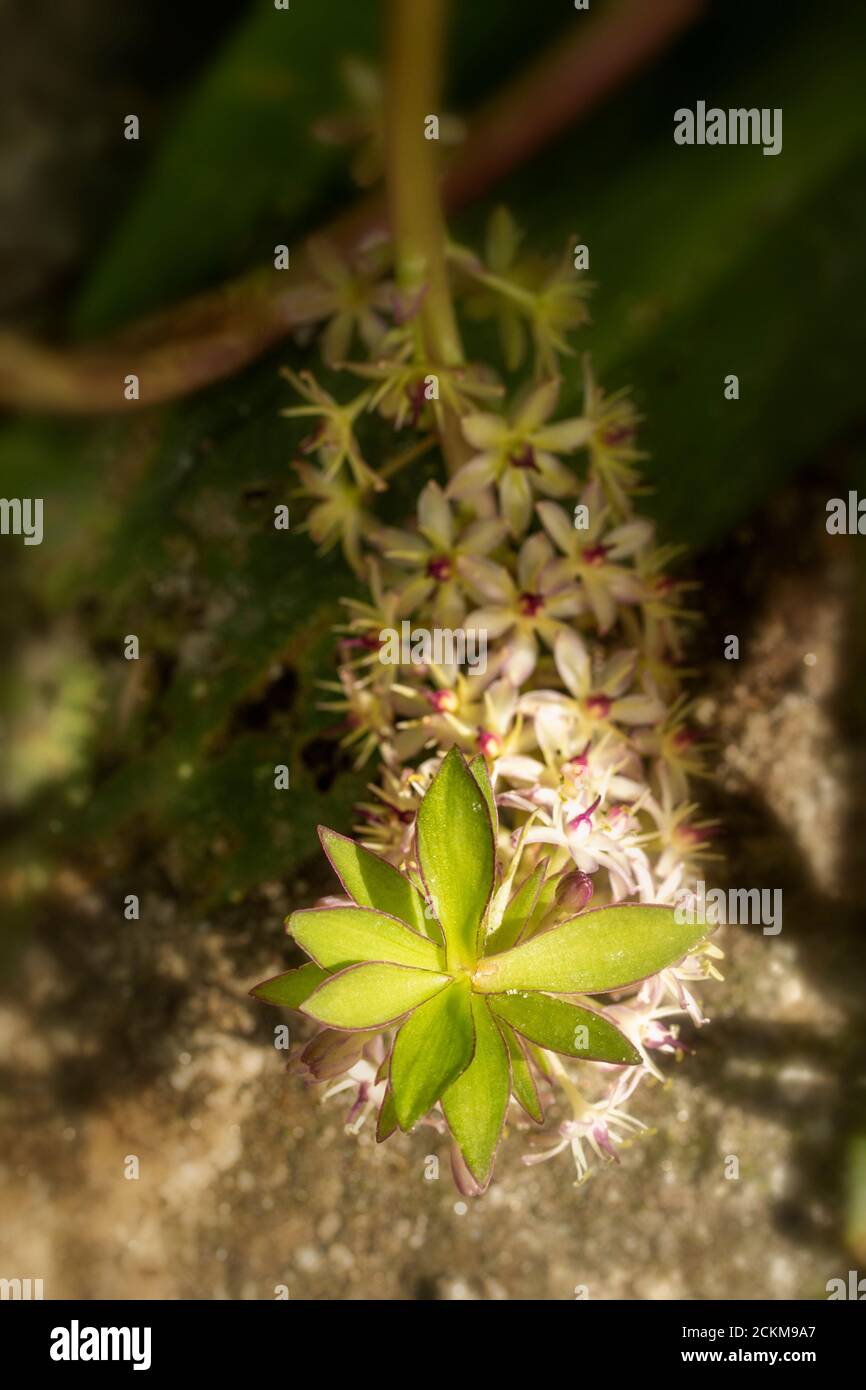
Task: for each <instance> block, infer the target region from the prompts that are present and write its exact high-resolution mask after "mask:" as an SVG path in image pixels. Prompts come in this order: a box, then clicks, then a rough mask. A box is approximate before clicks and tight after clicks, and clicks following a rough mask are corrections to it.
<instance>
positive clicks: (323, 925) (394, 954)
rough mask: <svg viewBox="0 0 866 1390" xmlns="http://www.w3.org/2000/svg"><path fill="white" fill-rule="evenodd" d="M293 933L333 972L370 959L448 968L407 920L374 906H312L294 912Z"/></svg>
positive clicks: (296, 938) (421, 966) (291, 927)
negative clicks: (389, 914)
mask: <svg viewBox="0 0 866 1390" xmlns="http://www.w3.org/2000/svg"><path fill="white" fill-rule="evenodd" d="M288 926H289V931H290V932H291V934H292V936H293V937H294V938H295V940H296V941H297V943H298V945H299V946H303V948H304V950H305V951H306V952H307V955H308V956H312V957H313V960H314V961H316V962H317V963H318V964H319V965H323V966H325V968H326V969H328V970H339V969H341V967H342V966H344V965H355V964H357V963H358V962H359V961H364V960H384V961H390V962H391V964H393V965H414V966H417V967H418V969H420V970H442V969H444V966H445V960H444V955H443V952H442V950H441V948H440V947H438V946H434V944H433V942H432V941H430V939H429V938H428V937H426V936H419V934H418V932H415V931H412V930H411V928H410V927H407V926H406V924H405V923H404V922H398V920H397V918H396V917H389V916H388V915H387V913H384V912H376V911H375V910H374V909H373V908H371V907H311V908H307V909H306V910H305V911H303V912H293V913H292V915H291V917H290V918H289V923H288Z"/></svg>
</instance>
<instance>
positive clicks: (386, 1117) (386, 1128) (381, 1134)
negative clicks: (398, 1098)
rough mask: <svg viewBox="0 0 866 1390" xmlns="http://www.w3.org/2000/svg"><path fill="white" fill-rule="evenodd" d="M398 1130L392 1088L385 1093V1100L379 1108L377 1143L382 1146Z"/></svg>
mask: <svg viewBox="0 0 866 1390" xmlns="http://www.w3.org/2000/svg"><path fill="white" fill-rule="evenodd" d="M396 1128H397V1112H396V1110H395V1109H394V1092H393V1091H392V1090H391V1088H390V1086H389V1087H388V1090H387V1091H386V1092H385V1099H384V1100H383V1101H382V1104H381V1105H380V1106H379V1114H378V1116H377V1118H376V1143H377V1144H382V1143H384V1141H385V1140H386V1139H387V1138H389V1137H390V1135H392V1134H393V1133H394V1130H395V1129H396Z"/></svg>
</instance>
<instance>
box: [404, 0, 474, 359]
mask: <svg viewBox="0 0 866 1390" xmlns="http://www.w3.org/2000/svg"><path fill="white" fill-rule="evenodd" d="M444 12H445V0H413V3H412V4H411V5H407V4H406V3H405V0H390V4H389V7H388V16H389V40H388V73H387V107H386V115H387V134H386V140H387V152H388V163H387V181H388V202H389V207H390V213H391V226H392V231H393V237H394V246H395V258H396V268H397V280H398V283H399V285H400V288H401V290H402V292H403V293H404V294H405V295H406V297H407V299H411V298H413V297H414V296H416V295H422V296H423V298H422V303H421V310H420V312H421V319H422V323H423V326H424V334H425V338H426V346H427V350H428V352H429V354H430V356H431V358H432V359H433V360H434V361H440V362H441V363H442V365H443V366H448V367H455V366H459V365H460V363H461V362H462V361H463V349H462V346H461V343H460V333H459V330H458V327H457V319H456V316H455V314H454V306H453V304H452V302H451V292H450V289H449V285H448V272H447V268H446V264H445V226H444V221H443V217H442V207H441V202H440V198H439V186H438V176H437V171H436V162H435V152H436V148H437V145H436V141H435V140H430V139H426V138H425V121H426V120H427V118H428V116H435V115H437V112H438V110H439V88H440V70H441V65H442V47H443V30H444V18H445V13H444Z"/></svg>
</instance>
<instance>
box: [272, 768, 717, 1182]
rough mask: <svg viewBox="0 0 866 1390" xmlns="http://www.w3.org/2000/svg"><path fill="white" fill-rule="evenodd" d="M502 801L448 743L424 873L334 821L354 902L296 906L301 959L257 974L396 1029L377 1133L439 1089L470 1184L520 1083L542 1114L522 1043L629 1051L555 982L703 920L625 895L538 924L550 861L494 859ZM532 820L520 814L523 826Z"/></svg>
mask: <svg viewBox="0 0 866 1390" xmlns="http://www.w3.org/2000/svg"><path fill="white" fill-rule="evenodd" d="M497 829H498V826H497V810H496V804H495V801H494V797H493V790H492V787H491V783H490V778H489V774H488V770H487V764H486V762H485V760H484V758H483V757H482V756H479V757H477V758H475V759H473V761H472V762H471V763H469V764H467V762H466V760H465V759H464V757H463V755H462V754H461V753H460V752H459V750H458V749H456V748H452V749H451V751H450V752H449V753H448V754H447V755H446V756H445V758H444V759H443V761H442V764H441V766H440V768H439V771H438V772H437V774H436V776H435V777H434V779H433V781H432V782H431V784H430V787H429V789H428V791H427V793H426V795H425V796H424V799H423V800H422V802H421V805H420V808H419V811H418V818H417V826H416V859H417V864H418V867H419V870H420V876H421V881H420V883H413V882H412V880H411V879H410V878H409V877H408V876H407V875H405V874H403V873H401V872H400V871H399V870H398V869H396V868H395V867H394V866H393V865H392V864H389V863H387V861H386V860H384V859H380V858H379V857H378V855H376V854H373V853H371V852H370V851H369V850H367V849H364V848H362V846H360V845H358V844H356V843H355V842H354V841H353V840H350V839H347V838H346V837H345V836H343V835H338V834H337V833H336V832H335V831H333V830H328V829H326V828H325V827H320V829H319V834H320V837H321V840H322V845H323V847H324V849H325V853H326V854H327V855H328V857H329V859H330V861H331V863H332V865H333V866H334V869H335V870H336V872H337V874H338V876H339V878H340V879H341V881H342V883H343V886H344V887H345V889H346V892H347V893H348V895H349V897H350V898H351V899H352V905H347V906H336V907H318V908H311V909H309V910H306V911H301V912H295V913H293V914H292V916H291V917H290V918H289V919H288V924H287V925H288V930H289V932H290V933H291V935H292V936H293V937H294V938H295V940H296V941H297V943H298V945H299V946H301V947H302V948H303V950H304V951H305V952H306V953H307V955H308V956H309V957H310V962H309V963H308V964H306V965H302V966H300V967H299V968H298V969H296V970H290V971H288V972H287V973H286V974H284V975H278V976H277V977H276V978H274V979H272V980H267V981H265V982H264V983H263V984H261V985H258V986H257V987H256V989H255V990H253V994H254V995H256V996H257V997H258V998H260V999H263V1000H266V1001H267V1002H268V1003H272V1004H280V1005H284V1006H288V1007H290V1008H295V1009H300V1010H301V1012H302V1013H304V1014H306V1015H307V1016H308V1017H309V1018H312V1019H315V1020H316V1021H317V1022H318V1023H321V1024H323V1025H325V1026H326V1027H327V1028H329V1029H334V1030H337V1031H339V1032H355V1033H358V1032H360V1033H369V1034H370V1035H371V1037H372V1036H374V1035H375V1034H376V1033H379V1032H380V1031H382V1030H396V1032H395V1035H394V1038H393V1044H392V1045H391V1047H390V1051H389V1054H388V1064H386V1066H387V1070H386V1067H383V1069H382V1070H381V1071H380V1076H381V1077H383V1078H384V1076H385V1075H387V1081H388V1085H387V1090H386V1092H385V1096H384V1100H383V1102H382V1106H381V1109H380V1113H379V1121H378V1126H377V1135H378V1138H379V1139H380V1140H381V1139H384V1138H387V1137H388V1135H390V1134H392V1133H393V1132H394V1130H395V1129H397V1128H398V1127H399V1128H400V1129H401V1130H404V1131H408V1130H411V1129H412V1127H413V1126H414V1125H415V1124H416V1123H417V1122H418V1121H419V1120H420V1119H421V1118H422V1117H423V1116H424V1115H426V1114H427V1113H428V1111H430V1110H431V1109H432V1108H433V1106H435V1105H436V1103H437V1102H439V1104H441V1107H442V1111H443V1113H444V1116H445V1119H446V1121H447V1124H448V1126H449V1128H450V1130H451V1133H452V1135H453V1137H454V1139H455V1141H456V1143H457V1145H458V1146H459V1148H460V1151H461V1153H462V1155H463V1158H464V1159H465V1162H466V1165H467V1167H468V1168H469V1171H470V1173H471V1174H472V1177H473V1179H474V1180H475V1182H476V1183H477V1184H478V1186H479V1188H484V1187H485V1186H486V1185H487V1183H488V1182H489V1180H490V1176H491V1173H492V1170H493V1163H494V1158H495V1154H496V1149H497V1146H498V1144H499V1140H500V1137H501V1135H502V1130H503V1125H504V1122H505V1115H506V1111H507V1109H508V1104H509V1101H510V1099H511V1097H512V1096H513V1097H514V1099H515V1100H516V1101H517V1102H518V1104H520V1105H521V1106H522V1107H523V1109H524V1110H525V1111H526V1112H527V1113H528V1114H529V1115H530V1116H531V1118H532V1119H534V1120H535V1121H536V1122H537V1123H541V1122H542V1121H543V1118H544V1117H543V1114H542V1111H541V1105H540V1102H539V1098H538V1092H537V1089H536V1085H535V1080H534V1075H533V1069H532V1067H531V1066H530V1059H533V1060H534V1061H535V1062H536V1063H539V1064H540V1065H541V1067H542V1070H543V1069H544V1061H543V1053H542V1052H540V1051H539V1049H546V1050H549V1051H552V1052H558V1053H562V1054H565V1055H566V1056H569V1057H579V1058H581V1059H582V1060H584V1061H596V1062H606V1063H608V1064H614V1065H620V1066H633V1065H636V1064H638V1063H639V1062H640V1060H641V1059H640V1055H639V1053H638V1051H637V1049H636V1048H635V1047H634V1046H633V1044H632V1043H631V1042H630V1041H629V1039H628V1038H627V1037H626V1036H625V1035H624V1033H622V1032H621V1031H620V1029H619V1028H617V1027H616V1026H615V1025H614V1024H613V1023H612V1022H610V1021H609V1019H607V1018H605V1017H602V1015H601V1014H599V1013H597V1012H595V1011H594V1010H593V1009H592V1008H589V1007H587V1006H586V1005H585V1004H583V1003H579V1004H578V1003H575V1002H573V1000H568V999H564V998H561V997H558V996H562V995H584V994H596V993H604V992H606V991H608V990H618V989H622V988H625V987H626V986H628V985H633V984H635V983H636V982H637V981H640V980H642V979H645V978H646V977H647V976H651V975H655V974H657V973H658V972H659V971H660V970H664V969H666V968H667V967H668V966H671V965H673V964H675V963H676V962H677V961H679V960H681V959H682V957H683V956H685V955H686V954H687V953H688V952H689V951H690V950H692V949H693V948H694V947H695V946H697V945H698V944H699V942H700V941H701V940H702V939H703V937H704V936H705V935H706V927H704V926H702V925H700V924H697V925H695V924H689V923H680V922H677V920H676V917H675V914H674V910H673V908H671V907H664V906H642V905H635V904H620V905H617V906H613V907H602V908H597V909H594V910H591V911H587V912H583V913H580V914H579V915H578V916H574V917H570V918H567V919H566V920H565V921H563V922H560V923H558V924H557V925H555V926H553V927H549V928H547V929H542V930H538V927H539V925H540V924H541V923H542V922H543V921H544V919H545V917H546V915H547V914H548V912H549V908H550V902H551V893H550V891H549V889H550V888H551V887H552V886H554V885H555V881H556V880H551V881H549V882H548V883H545V869H546V864H545V863H544V862H542V863H540V864H538V865H537V866H536V867H535V868H534V869H533V871H532V872H531V873H530V874H529V875H528V877H526V878H525V879H524V881H523V882H522V883H521V884H520V885H519V886H517V885H516V876H517V869H518V865H519V863H520V859H521V853H520V851H521V849H522V845H521V844H519V845H518V850H517V852H516V853H515V855H514V857H513V859H512V861H511V863H510V865H509V867H508V871H507V873H505V874H504V875H502V874H500V873H498V872H497V863H496V848H495V846H496V838H497ZM523 833H524V834H525V828H524V832H523Z"/></svg>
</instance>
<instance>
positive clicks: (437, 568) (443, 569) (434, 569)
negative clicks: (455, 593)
mask: <svg viewBox="0 0 866 1390" xmlns="http://www.w3.org/2000/svg"><path fill="white" fill-rule="evenodd" d="M453 572H454V571H453V567H452V565H451V561H450V560H449V558H448V556H447V555H435V556H434V557H433V559H432V560H430V561H429V563H428V565H427V573H428V575H429V576H430V578H431V579H435V580H436V583H437V584H444V583H445V581H446V579H450V578H451V575H452V574H453Z"/></svg>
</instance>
